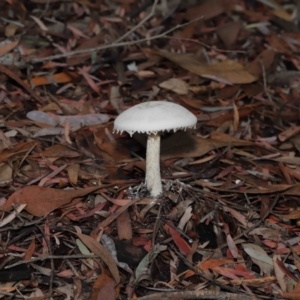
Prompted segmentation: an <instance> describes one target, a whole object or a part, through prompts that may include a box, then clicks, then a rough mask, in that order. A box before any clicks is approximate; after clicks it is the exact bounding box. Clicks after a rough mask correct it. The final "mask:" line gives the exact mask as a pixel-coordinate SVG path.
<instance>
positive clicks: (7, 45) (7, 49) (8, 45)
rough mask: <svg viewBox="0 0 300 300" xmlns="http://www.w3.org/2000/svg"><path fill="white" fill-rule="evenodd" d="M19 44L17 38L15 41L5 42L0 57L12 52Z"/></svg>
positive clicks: (0, 50)
mask: <svg viewBox="0 0 300 300" xmlns="http://www.w3.org/2000/svg"><path fill="white" fill-rule="evenodd" d="M18 44H19V41H18V40H15V41H13V42H9V43H5V44H3V42H2V45H1V46H0V57H1V56H3V55H5V54H6V53H8V52H10V51H11V50H12V49H14V48H15V47H16V46H17V45H18Z"/></svg>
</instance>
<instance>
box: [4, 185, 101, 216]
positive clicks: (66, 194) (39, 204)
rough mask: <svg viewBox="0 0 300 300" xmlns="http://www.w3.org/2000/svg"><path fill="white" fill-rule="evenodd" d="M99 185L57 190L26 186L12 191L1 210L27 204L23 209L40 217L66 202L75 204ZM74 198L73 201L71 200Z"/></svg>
mask: <svg viewBox="0 0 300 300" xmlns="http://www.w3.org/2000/svg"><path fill="white" fill-rule="evenodd" d="M99 188H100V186H97V187H88V188H85V189H80V190H59V189H53V188H48V187H40V186H26V187H23V188H20V189H19V190H17V191H16V192H14V193H13V194H12V195H11V196H10V197H9V198H8V200H7V201H6V202H5V204H4V205H3V206H0V210H1V211H9V210H11V209H12V208H13V205H17V204H27V206H26V208H25V210H26V211H28V212H29V213H30V214H32V215H34V216H36V217H42V216H45V215H47V214H49V213H50V212H52V211H53V210H55V209H57V208H59V207H62V206H64V205H67V204H75V202H78V201H79V200H80V198H82V197H84V196H86V195H88V194H90V193H92V192H94V191H96V190H98V189H99ZM73 200H74V201H73Z"/></svg>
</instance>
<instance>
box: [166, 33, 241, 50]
mask: <svg viewBox="0 0 300 300" xmlns="http://www.w3.org/2000/svg"><path fill="white" fill-rule="evenodd" d="M166 38H168V39H170V40H179V41H186V42H193V43H195V44H198V45H201V46H203V47H205V48H208V49H214V50H216V51H218V52H223V53H243V54H245V53H246V51H244V50H225V49H219V48H216V47H215V46H210V45H207V44H205V43H203V42H200V41H198V40H195V39H189V38H180V37H173V36H167V37H166Z"/></svg>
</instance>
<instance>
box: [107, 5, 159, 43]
mask: <svg viewBox="0 0 300 300" xmlns="http://www.w3.org/2000/svg"><path fill="white" fill-rule="evenodd" d="M157 3H158V0H155V1H154V3H153V5H152V8H151V12H150V13H149V15H148V16H147V17H146V18H144V19H143V20H142V21H141V22H139V23H138V24H137V25H135V26H134V27H133V28H131V29H130V30H129V31H128V32H126V33H125V34H124V35H122V36H121V37H119V38H118V39H116V40H115V41H114V42H113V44H115V43H119V42H121V41H123V40H124V39H125V38H126V37H128V36H129V35H131V34H132V33H133V32H135V31H136V30H137V29H138V28H140V27H141V26H142V25H143V24H144V23H146V22H147V21H148V20H149V19H151V18H152V17H153V15H154V13H155V9H156V6H157Z"/></svg>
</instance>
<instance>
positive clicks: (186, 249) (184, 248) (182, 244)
mask: <svg viewBox="0 0 300 300" xmlns="http://www.w3.org/2000/svg"><path fill="white" fill-rule="evenodd" d="M165 228H166V229H167V230H168V231H169V232H170V234H171V236H172V239H173V241H174V243H175V244H176V246H177V247H178V248H179V250H180V252H181V253H182V254H183V255H188V254H189V253H190V252H191V247H190V245H189V244H188V243H187V242H186V241H185V240H184V239H183V238H182V237H181V236H180V233H179V232H178V231H177V230H176V229H174V228H173V227H171V226H169V225H166V226H165Z"/></svg>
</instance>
